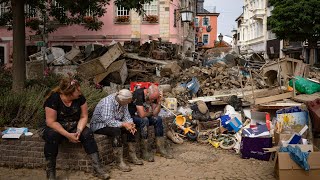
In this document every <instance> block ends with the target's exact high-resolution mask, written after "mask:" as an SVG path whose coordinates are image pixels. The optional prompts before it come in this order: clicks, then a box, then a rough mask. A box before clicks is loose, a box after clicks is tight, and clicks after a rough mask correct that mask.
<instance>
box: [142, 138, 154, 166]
mask: <svg viewBox="0 0 320 180" xmlns="http://www.w3.org/2000/svg"><path fill="white" fill-rule="evenodd" d="M141 145H142V159H143V160H145V161H148V162H154V156H153V153H152V152H150V151H149V148H148V145H149V143H148V139H142V140H141Z"/></svg>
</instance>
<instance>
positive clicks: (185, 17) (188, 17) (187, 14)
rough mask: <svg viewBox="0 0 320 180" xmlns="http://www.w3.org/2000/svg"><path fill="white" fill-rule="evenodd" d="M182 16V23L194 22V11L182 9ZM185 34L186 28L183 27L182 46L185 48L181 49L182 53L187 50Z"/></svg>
mask: <svg viewBox="0 0 320 180" xmlns="http://www.w3.org/2000/svg"><path fill="white" fill-rule="evenodd" d="M180 15H181V22H182V23H189V22H192V20H193V11H190V10H182V9H180ZM184 32H185V27H184V26H182V45H183V47H182V49H181V50H182V51H183V49H184V48H185V35H184ZM187 37H188V36H187Z"/></svg>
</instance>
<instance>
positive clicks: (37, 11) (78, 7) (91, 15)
mask: <svg viewBox="0 0 320 180" xmlns="http://www.w3.org/2000/svg"><path fill="white" fill-rule="evenodd" d="M151 1H152V0H130V1H128V0H115V4H116V5H117V6H122V7H124V8H126V9H128V10H130V9H135V10H136V11H137V12H138V13H139V14H140V15H141V14H142V13H143V12H144V10H143V4H146V3H150V2H151ZM109 2H110V0H0V3H5V5H6V7H7V9H6V12H3V11H2V12H1V15H0V26H7V27H8V29H13V83H12V90H13V91H15V92H18V91H21V90H22V89H23V88H24V86H25V81H26V75H25V65H26V62H25V57H24V54H25V25H26V26H27V27H29V28H31V29H32V30H34V31H35V32H36V33H37V34H40V33H43V32H44V33H45V34H47V33H50V32H52V31H54V30H56V29H57V28H58V27H59V26H60V25H63V26H66V25H74V24H81V25H84V26H85V27H86V28H87V29H88V30H99V29H101V27H102V26H103V22H102V21H101V19H100V17H102V16H103V15H104V14H105V13H106V11H107V9H106V5H108V4H109ZM23 6H25V7H28V9H30V8H31V11H28V10H27V11H26V10H23ZM2 10H4V9H2ZM13 12H14V13H13Z"/></svg>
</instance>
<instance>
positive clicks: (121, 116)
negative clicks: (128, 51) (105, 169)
mask: <svg viewBox="0 0 320 180" xmlns="http://www.w3.org/2000/svg"><path fill="white" fill-rule="evenodd" d="M131 101H132V93H131V92H130V91H129V90H127V89H122V90H120V91H119V92H117V93H114V94H110V95H109V96H107V97H105V98H103V99H101V100H100V102H99V103H98V105H97V106H96V108H95V110H94V112H93V116H92V119H91V122H90V128H91V129H92V131H93V132H94V133H96V134H103V135H107V136H110V137H111V138H112V146H113V148H114V152H115V155H116V158H117V163H118V167H119V169H120V170H121V171H124V172H128V171H131V168H130V167H129V166H128V165H127V164H126V163H125V162H124V160H123V143H122V134H126V135H127V141H128V146H129V160H130V161H131V162H132V163H133V164H135V165H142V164H143V161H142V160H140V159H138V158H137V156H136V152H135V137H134V133H135V132H136V128H135V124H134V123H133V120H132V118H131V116H130V113H129V110H128V104H129V103H130V102H131Z"/></svg>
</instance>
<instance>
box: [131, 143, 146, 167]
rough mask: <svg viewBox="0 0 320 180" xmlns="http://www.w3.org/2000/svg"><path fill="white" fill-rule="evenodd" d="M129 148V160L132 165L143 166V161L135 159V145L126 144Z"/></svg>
mask: <svg viewBox="0 0 320 180" xmlns="http://www.w3.org/2000/svg"><path fill="white" fill-rule="evenodd" d="M128 148H129V160H130V162H131V163H133V164H134V165H143V161H142V160H140V159H138V158H137V154H136V144H135V143H133V142H128Z"/></svg>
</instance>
